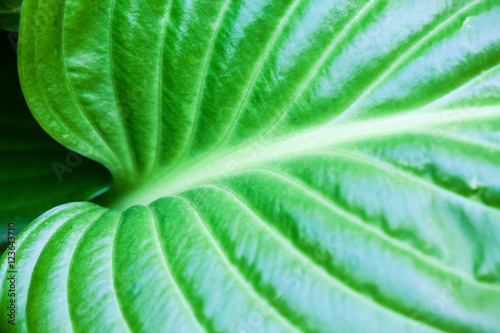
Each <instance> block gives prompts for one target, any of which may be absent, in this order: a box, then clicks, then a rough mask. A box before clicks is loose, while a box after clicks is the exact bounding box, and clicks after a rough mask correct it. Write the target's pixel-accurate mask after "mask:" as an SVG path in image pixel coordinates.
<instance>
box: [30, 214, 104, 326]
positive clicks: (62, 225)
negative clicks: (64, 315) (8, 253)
mask: <svg viewBox="0 0 500 333" xmlns="http://www.w3.org/2000/svg"><path fill="white" fill-rule="evenodd" d="M99 209H100V208H99V207H96V208H93V209H88V210H84V211H82V212H80V213H77V214H75V215H73V216H71V217H69V218H68V219H67V220H66V221H65V222H63V223H61V225H60V226H59V227H58V228H57V229H56V230H55V231H54V232H53V233H52V235H51V236H50V237H49V239H48V240H47V241H46V242H45V244H43V247H42V249H41V250H40V254H39V255H38V257H37V258H36V259H35V264H34V266H33V269H32V270H31V272H30V273H31V274H30V277H29V281H28V284H27V286H28V294H27V297H26V305H25V308H24V309H23V311H26V308H27V307H28V303H29V302H30V294H32V293H33V292H32V289H31V282H32V279H33V274H34V272H35V271H36V270H37V266H38V265H39V259H40V257H41V256H42V255H43V252H44V251H45V250H46V248H47V245H48V244H49V243H50V241H51V240H52V239H53V238H54V237H55V235H57V234H58V232H59V231H60V230H61V229H62V228H63V227H64V226H66V224H68V223H70V222H71V221H73V220H76V219H78V218H80V217H81V216H82V215H87V214H90V213H93V212H94V211H97V210H99ZM66 301H67V297H66ZM68 316H69V305H68ZM27 319H28V318H26V322H24V323H23V324H24V325H26V331H29V329H28V325H27ZM70 322H71V317H70ZM71 324H73V323H72V322H71ZM24 325H23V326H24Z"/></svg>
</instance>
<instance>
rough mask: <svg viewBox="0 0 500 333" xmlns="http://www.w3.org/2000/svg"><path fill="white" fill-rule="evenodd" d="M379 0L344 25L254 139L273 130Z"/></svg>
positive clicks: (368, 5)
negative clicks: (275, 114) (276, 115)
mask: <svg viewBox="0 0 500 333" xmlns="http://www.w3.org/2000/svg"><path fill="white" fill-rule="evenodd" d="M376 2H377V0H371V1H370V2H368V3H367V4H366V5H365V6H364V7H363V8H362V9H361V10H360V11H359V12H358V13H357V14H356V15H354V17H353V18H352V19H351V21H349V23H347V25H346V26H345V27H344V29H343V30H342V31H341V32H340V33H339V34H338V36H337V37H336V38H335V39H334V40H333V42H332V44H330V46H329V47H328V48H327V49H326V50H325V52H323V54H322V55H321V57H320V58H319V60H318V61H317V62H316V64H315V65H314V67H313V69H312V70H311V72H310V73H309V74H308V75H307V78H306V80H305V81H303V82H302V83H301V84H300V86H299V88H298V89H297V91H296V92H295V93H294V96H293V97H292V99H291V100H290V102H289V103H288V104H287V105H286V106H285V108H284V109H283V110H282V111H281V112H280V115H279V116H278V117H277V118H276V120H275V121H274V122H273V123H272V124H271V126H269V127H268V128H267V129H266V130H264V131H262V132H261V134H259V135H258V136H257V137H256V138H255V139H253V140H252V142H253V141H257V140H258V139H259V138H261V137H262V136H264V135H265V134H266V133H269V132H271V131H272V130H273V129H274V128H276V126H277V125H278V123H279V122H280V121H281V120H282V119H283V118H284V117H285V115H286V114H287V112H288V110H289V109H290V108H291V107H292V106H293V105H294V103H295V102H296V101H297V99H298V98H299V97H300V96H301V95H302V94H303V93H304V92H305V90H306V88H307V87H308V86H309V84H310V83H311V82H312V80H313V79H314V78H315V77H316V76H317V74H318V72H319V71H320V69H321V68H322V67H323V65H324V64H325V62H326V61H327V59H328V58H329V57H330V55H331V54H332V52H333V51H334V50H335V48H336V47H337V45H338V44H339V43H340V41H342V39H343V38H344V37H345V36H347V34H348V33H349V32H350V30H351V28H352V27H353V26H354V24H356V22H358V21H359V20H360V19H361V18H362V17H364V15H366V13H368V12H369V10H370V9H371V8H372V6H373V5H374V4H375V3H376Z"/></svg>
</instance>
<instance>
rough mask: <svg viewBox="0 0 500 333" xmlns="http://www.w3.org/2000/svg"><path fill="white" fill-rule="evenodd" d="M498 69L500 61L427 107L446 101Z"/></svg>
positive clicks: (499, 69)
mask: <svg viewBox="0 0 500 333" xmlns="http://www.w3.org/2000/svg"><path fill="white" fill-rule="evenodd" d="M497 71H498V72H500V63H499V64H496V65H494V66H493V67H491V68H490V69H488V70H486V71H483V72H481V73H479V75H476V76H474V77H473V78H472V79H470V80H467V81H465V82H464V83H462V84H461V85H459V86H458V87H455V88H454V89H453V90H451V91H449V92H447V93H446V94H445V95H443V96H441V97H439V98H437V99H435V100H434V101H432V102H430V103H428V104H427V105H426V107H432V106H435V105H437V104H439V103H440V102H443V101H445V100H446V98H447V97H450V96H452V95H453V94H454V93H456V92H458V91H460V90H462V89H467V88H469V87H470V86H474V85H475V84H476V83H478V82H480V81H481V80H483V79H485V78H488V77H489V76H490V75H494V74H496V72H497Z"/></svg>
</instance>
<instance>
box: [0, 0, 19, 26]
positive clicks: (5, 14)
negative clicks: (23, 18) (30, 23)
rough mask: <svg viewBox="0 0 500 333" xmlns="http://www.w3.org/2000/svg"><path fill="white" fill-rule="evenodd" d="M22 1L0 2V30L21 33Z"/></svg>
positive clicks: (7, 0)
mask: <svg viewBox="0 0 500 333" xmlns="http://www.w3.org/2000/svg"><path fill="white" fill-rule="evenodd" d="M21 2H22V1H21V0H0V30H7V31H19V16H20V13H21Z"/></svg>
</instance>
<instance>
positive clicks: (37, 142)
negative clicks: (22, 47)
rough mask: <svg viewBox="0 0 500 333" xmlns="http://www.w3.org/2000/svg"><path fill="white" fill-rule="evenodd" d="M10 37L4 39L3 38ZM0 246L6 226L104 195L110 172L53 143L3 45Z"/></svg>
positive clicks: (18, 227) (11, 55) (10, 53)
mask: <svg viewBox="0 0 500 333" xmlns="http://www.w3.org/2000/svg"><path fill="white" fill-rule="evenodd" d="M2 37H5V36H2ZM0 73H1V74H0V82H2V84H3V86H2V89H1V90H0V100H1V101H2V108H1V109H0V160H1V161H2V162H1V163H0V227H1V229H2V232H0V247H1V250H2V251H3V250H4V249H5V247H6V244H7V236H8V233H7V225H8V224H9V223H15V224H16V232H17V233H19V232H20V231H21V230H22V229H23V228H24V227H25V226H26V225H27V224H28V223H29V222H31V221H32V220H33V219H34V218H36V217H37V216H39V215H40V214H41V213H43V212H44V211H46V210H47V209H50V208H52V207H54V206H55V205H60V204H63V203H66V202H68V201H75V200H87V199H90V198H92V197H94V196H96V195H97V194H98V193H101V192H103V191H105V190H106V189H107V187H108V184H109V183H110V177H109V173H108V172H107V171H106V170H105V169H104V168H103V167H102V166H101V165H99V164H97V163H95V162H93V161H90V160H88V159H86V158H84V157H82V156H80V155H78V154H76V153H74V152H71V151H69V150H67V149H65V148H64V147H63V146H61V145H60V144H59V143H57V142H55V141H54V140H53V139H51V138H50V137H49V136H48V135H47V134H46V133H45V132H44V131H43V130H42V129H41V128H40V127H39V126H38V125H37V123H36V122H35V120H34V119H33V117H32V115H31V114H30V111H29V110H28V108H27V107H26V102H25V101H24V98H23V95H22V92H21V89H20V87H19V79H18V77H17V66H16V54H15V52H14V50H13V49H12V47H11V45H8V43H4V44H2V45H1V46H0Z"/></svg>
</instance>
